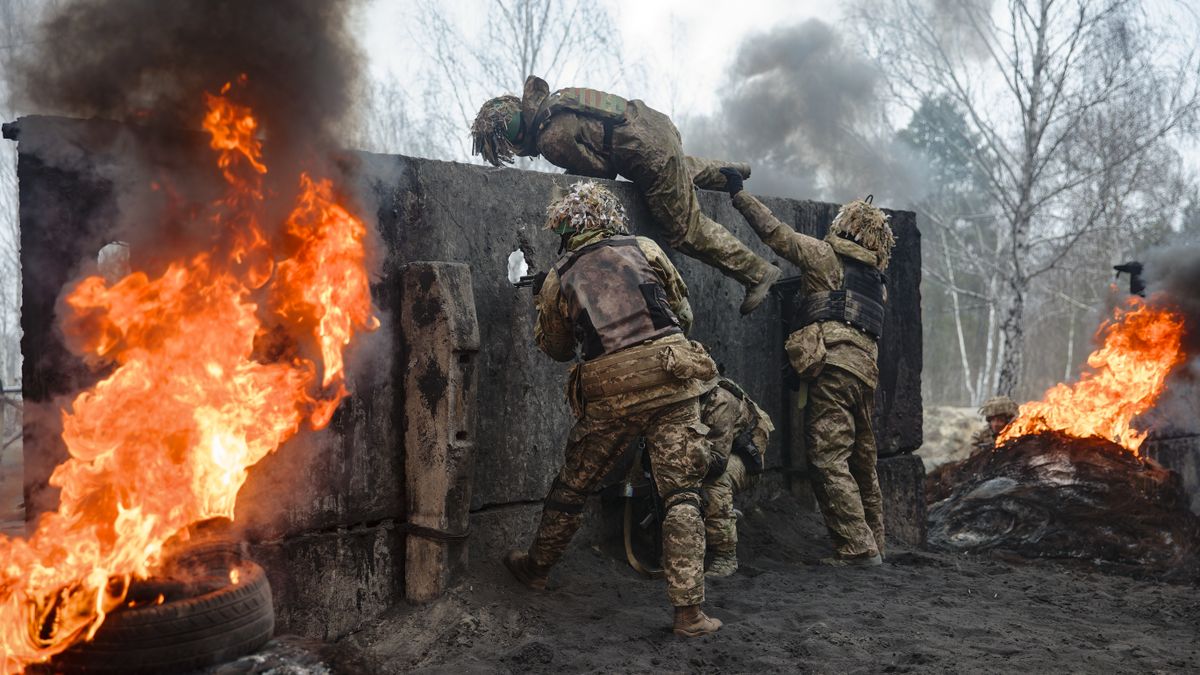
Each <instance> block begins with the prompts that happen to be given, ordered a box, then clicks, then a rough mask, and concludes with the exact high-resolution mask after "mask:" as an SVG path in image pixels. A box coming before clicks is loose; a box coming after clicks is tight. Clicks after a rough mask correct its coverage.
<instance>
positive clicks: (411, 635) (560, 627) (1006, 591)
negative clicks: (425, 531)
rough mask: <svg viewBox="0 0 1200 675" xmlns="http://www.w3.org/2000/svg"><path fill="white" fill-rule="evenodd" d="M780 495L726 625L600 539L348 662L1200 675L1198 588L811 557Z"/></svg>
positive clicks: (716, 608)
mask: <svg viewBox="0 0 1200 675" xmlns="http://www.w3.org/2000/svg"><path fill="white" fill-rule="evenodd" d="M796 513H797V505H796V503H795V502H794V501H792V499H791V497H789V496H786V495H778V496H776V498H774V499H772V500H770V501H768V502H766V503H765V504H764V505H763V506H762V507H761V508H754V509H751V510H750V512H749V513H748V514H747V516H746V517H745V518H744V519H743V526H742V541H741V548H742V552H741V556H742V568H741V570H739V572H738V573H737V574H736V575H734V576H733V577H731V578H728V579H723V580H716V581H713V582H711V583H710V584H709V599H708V605H707V609H708V610H709V611H710V612H711V613H712V614H713V615H715V616H717V617H719V618H721V619H722V620H723V621H724V622H725V628H724V629H723V630H721V631H720V632H719V633H717V634H716V635H714V636H709V637H705V638H700V639H695V640H683V639H679V638H676V637H674V636H673V635H672V634H671V633H670V631H669V621H670V610H669V608H668V607H667V604H666V598H665V594H664V588H663V586H662V582H656V581H647V580H643V579H641V578H639V577H637V576H636V575H635V574H634V573H633V572H632V571H631V570H630V569H629V568H628V567H627V566H626V565H625V564H624V562H623V561H621V560H617V559H615V558H614V557H613V556H611V555H610V554H609V553H605V552H601V551H599V550H596V549H586V548H580V549H576V550H573V551H572V552H571V553H569V554H568V556H567V558H566V560H565V561H564V562H563V564H562V565H561V566H560V567H558V568H556V569H555V571H554V572H553V575H552V577H551V587H550V590H548V591H547V592H544V593H535V592H532V591H527V590H526V589H525V588H524V587H522V586H519V585H518V584H516V583H515V582H514V581H512V580H511V578H510V577H509V576H508V573H507V571H506V570H505V569H504V568H503V567H502V566H501V565H500V564H499V563H498V562H495V561H491V560H482V561H475V562H474V563H473V565H472V568H471V570H470V572H469V575H468V578H467V580H466V581H465V582H464V584H463V585H462V586H461V587H460V588H458V589H457V590H455V591H453V592H452V593H450V594H449V595H448V596H447V597H445V598H443V599H442V600H440V601H439V602H437V603H435V604H433V605H432V606H430V607H428V608H425V609H423V610H415V609H412V608H403V609H398V610H396V611H395V613H394V614H392V615H390V616H388V617H386V618H385V619H384V620H382V621H379V622H377V623H375V624H373V625H371V626H369V627H368V628H366V629H364V630H362V631H360V632H358V633H355V634H353V635H351V636H348V637H347V638H345V639H343V640H342V641H341V642H340V643H339V644H338V645H336V650H337V654H338V656H337V658H336V659H335V660H334V663H332V664H331V665H332V666H333V669H334V670H335V671H336V672H369V673H375V672H378V673H403V672H413V671H416V672H425V673H463V672H528V673H574V672H606V673H607V672H634V671H643V672H644V671H654V672H733V673H740V672H797V671H800V672H819V673H857V672H863V673H866V672H1021V671H1024V672H1046V671H1056V672H1063V671H1069V672H1181V671H1192V672H1196V671H1198V670H1200V588H1198V587H1197V586H1195V585H1170V584H1164V583H1160V582H1156V581H1149V580H1136V579H1133V578H1129V577H1122V576H1108V575H1103V574H1099V573H1096V572H1091V571H1079V570H1073V569H1069V568H1066V567H1061V566H1057V565H1055V564H1052V563H1045V564H1036V565H1028V564H1018V565H1014V564H1010V563H1008V562H1004V561H1000V560H993V559H987V558H976V557H964V556H959V555H951V554H942V553H930V552H924V551H921V552H914V551H891V552H890V553H889V556H888V561H887V563H886V564H885V565H884V566H883V567H880V568H874V569H844V568H843V569H837V568H824V567H818V566H813V565H811V564H808V563H810V562H811V561H813V560H815V559H818V558H819V557H821V556H823V555H827V554H828V553H829V549H828V547H827V545H826V543H825V535H824V531H823V528H822V526H821V524H820V521H819V518H818V516H816V515H815V514H810V513H805V514H803V515H802V516H800V517H799V518H797V517H796V515H795V514H796Z"/></svg>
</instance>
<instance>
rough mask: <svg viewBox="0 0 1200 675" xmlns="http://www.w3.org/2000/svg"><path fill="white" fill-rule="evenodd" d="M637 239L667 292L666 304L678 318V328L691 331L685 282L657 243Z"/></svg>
mask: <svg viewBox="0 0 1200 675" xmlns="http://www.w3.org/2000/svg"><path fill="white" fill-rule="evenodd" d="M637 241H638V248H640V249H642V253H643V254H644V255H645V256H646V260H648V261H649V262H650V267H651V269H653V270H654V274H655V276H657V277H658V281H659V283H661V284H662V287H663V290H665V291H666V292H667V304H668V305H670V306H671V311H672V312H674V313H675V316H676V317H677V318H678V319H679V323H680V328H682V329H683V332H684V333H691V332H692V305H691V303H690V302H688V289H687V284H686V283H685V282H684V281H683V277H682V276H681V275H680V274H679V270H677V269H675V265H674V264H672V263H671V259H670V258H668V257H667V254H666V253H664V252H663V250H662V248H660V247H659V245H658V244H656V243H654V240H652V239H647V238H646V237H638V238H637Z"/></svg>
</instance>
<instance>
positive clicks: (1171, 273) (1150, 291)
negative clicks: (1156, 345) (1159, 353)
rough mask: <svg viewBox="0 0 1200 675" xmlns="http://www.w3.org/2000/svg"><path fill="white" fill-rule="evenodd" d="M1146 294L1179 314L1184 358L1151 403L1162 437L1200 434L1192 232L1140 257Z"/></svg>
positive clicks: (1199, 271) (1197, 262)
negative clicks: (1181, 325) (1159, 396)
mask: <svg viewBox="0 0 1200 675" xmlns="http://www.w3.org/2000/svg"><path fill="white" fill-rule="evenodd" d="M1144 262H1145V270H1146V291H1147V293H1146V296H1147V298H1149V299H1150V302H1152V303H1156V304H1163V305H1166V306H1168V307H1170V308H1171V309H1173V310H1175V311H1176V312H1178V313H1180V314H1181V315H1182V316H1183V320H1184V335H1183V348H1184V351H1185V353H1186V356H1187V362H1186V363H1184V364H1183V365H1182V366H1180V367H1179V368H1177V369H1176V370H1175V371H1174V373H1172V375H1171V378H1170V380H1168V382H1167V390H1166V391H1165V392H1163V396H1162V398H1161V399H1160V400H1159V402H1158V404H1157V405H1156V407H1155V410H1154V414H1153V420H1154V421H1153V426H1154V428H1155V430H1156V433H1158V434H1159V435H1161V436H1164V437H1170V436H1174V435H1181V434H1195V433H1200V415H1198V412H1197V411H1200V240H1198V239H1197V238H1196V237H1195V236H1194V235H1193V236H1192V237H1190V238H1188V237H1184V238H1183V240H1182V241H1178V242H1176V243H1175V244H1173V245H1167V246H1161V247H1158V248H1156V249H1154V250H1152V251H1150V252H1149V253H1147V254H1146V255H1145V256H1144Z"/></svg>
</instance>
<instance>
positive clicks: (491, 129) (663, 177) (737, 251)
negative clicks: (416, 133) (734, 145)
mask: <svg viewBox="0 0 1200 675" xmlns="http://www.w3.org/2000/svg"><path fill="white" fill-rule="evenodd" d="M471 134H472V137H473V139H474V152H475V154H479V155H483V157H484V159H486V160H487V161H488V162H490V163H491V164H492V165H494V166H501V165H502V164H504V163H511V162H512V161H513V157H514V156H521V157H536V156H539V155H540V156H542V157H544V158H545V159H546V161H548V162H550V163H551V164H554V165H555V166H559V167H561V168H563V169H566V170H567V172H568V173H571V174H575V175H580V176H589V177H593V178H609V179H612V178H616V177H617V176H618V175H620V176H624V177H625V178H628V179H629V180H631V181H633V184H634V185H635V186H637V188H638V189H639V190H640V191H641V193H642V196H643V198H644V199H645V200H646V205H647V206H648V207H649V209H650V213H651V215H653V216H654V219H655V220H656V221H657V222H658V224H659V225H660V226H661V227H662V228H663V229H664V231H665V232H666V233H667V236H668V241H669V242H670V244H671V246H672V247H673V248H675V249H676V250H678V251H680V252H682V253H684V254H686V255H689V256H691V257H693V258H695V259H697V260H699V261H701V262H703V263H705V264H707V265H710V266H712V267H714V268H716V269H718V270H720V271H721V273H722V274H724V275H726V276H728V277H731V278H732V279H734V280H735V281H737V282H738V283H740V284H742V285H743V286H744V287H745V288H746V297H745V300H744V301H743V302H742V305H741V312H742V314H748V313H750V312H751V311H753V310H754V309H755V308H756V307H758V306H759V305H760V304H762V301H763V300H764V299H766V296H767V293H768V291H769V290H770V287H771V285H772V284H773V283H775V281H777V280H778V279H779V276H780V274H781V272H780V270H779V268H778V267H775V266H773V265H771V264H769V263H767V261H766V260H763V259H762V258H761V257H759V256H758V255H756V254H755V253H754V252H753V251H751V250H750V249H749V248H748V247H747V246H746V245H745V244H743V243H742V242H741V241H739V240H738V239H737V237H735V236H733V234H731V233H730V232H729V230H727V229H725V227H723V226H722V225H720V224H719V223H717V222H716V221H714V220H712V219H711V218H709V217H708V216H706V215H704V214H703V213H701V211H700V206H699V203H698V201H697V197H696V187H701V188H706V189H716V190H719V189H722V188H724V187H725V183H726V180H725V177H724V176H723V175H722V174H721V172H720V169H721V168H722V167H728V166H733V167H735V168H736V170H737V172H738V173H739V176H740V177H748V176H749V175H750V167H749V165H747V164H732V165H730V164H728V163H724V162H714V161H711V160H704V159H698V158H695V157H689V156H687V155H685V154H684V152H683V144H682V141H681V139H680V136H679V130H678V129H676V128H675V125H674V124H673V123H672V122H671V120H670V118H668V117H667V116H666V115H664V114H663V113H660V112H658V111H657V110H654V109H653V108H651V107H649V106H647V105H646V104H645V103H644V102H642V101H638V100H632V101H627V100H625V99H623V98H621V97H619V96H615V95H613V94H607V93H605V92H601V91H596V90H594V89H581V88H571V89H559V90H558V91H555V92H553V93H552V92H551V91H550V87H549V85H548V84H546V81H545V80H542V79H541V78H539V77H535V76H533V75H530V76H529V77H528V78H527V79H526V80H525V89H524V94H523V95H522V96H521V98H517V97H516V96H511V95H507V96H500V97H497V98H493V99H491V100H489V101H487V102H486V103H484V104H483V107H482V108H481V109H480V110H479V114H478V116H477V117H476V118H475V122H474V124H473V125H472V127H471Z"/></svg>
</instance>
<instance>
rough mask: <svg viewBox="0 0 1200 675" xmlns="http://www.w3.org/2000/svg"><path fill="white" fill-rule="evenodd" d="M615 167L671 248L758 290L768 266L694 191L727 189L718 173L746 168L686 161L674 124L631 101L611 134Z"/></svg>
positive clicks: (692, 160) (746, 168)
mask: <svg viewBox="0 0 1200 675" xmlns="http://www.w3.org/2000/svg"><path fill="white" fill-rule="evenodd" d="M612 163H613V168H615V169H616V170H617V172H618V173H620V174H621V175H622V176H625V177H626V178H628V179H629V180H631V181H633V184H634V185H636V186H637V187H638V189H639V190H640V191H641V193H642V197H643V198H645V200H646V206H648V207H649V209H650V215H652V216H654V219H655V220H656V221H658V223H659V225H660V226H661V227H662V228H663V229H664V230H665V231H666V233H667V240H668V242H669V243H670V244H671V247H672V248H675V249H676V250H678V251H679V252H681V253H684V254H686V255H689V256H691V257H693V258H695V259H697V260H699V261H701V262H703V263H704V264H706V265H709V266H711V267H714V268H716V269H717V270H719V271H720V272H721V273H722V274H724V275H725V276H728V277H730V278H732V279H734V280H736V281H737V282H739V283H741V284H742V285H743V286H752V285H754V284H755V283H757V282H758V280H759V279H761V278H762V277H763V275H764V274H766V272H767V269H768V267H769V264H768V263H767V261H766V260H763V259H762V258H761V257H759V256H758V254H756V253H755V252H754V251H751V250H750V248H749V247H747V246H746V245H745V244H744V243H742V242H741V240H739V239H738V238H737V237H735V236H733V234H732V233H731V232H730V231H729V230H728V229H726V228H725V226H724V225H721V224H720V223H718V222H716V221H715V220H713V219H711V218H709V217H708V216H706V215H704V214H703V213H702V212H701V211H700V202H699V200H698V199H697V197H696V186H700V187H705V188H715V189H720V188H723V187H724V185H725V177H724V176H722V175H721V174H720V173H719V172H718V169H720V168H721V167H722V166H733V167H735V168H738V169H739V170H744V171H743V173H745V174H749V167H748V166H747V165H745V164H742V165H734V164H727V163H721V162H716V161H712V160H703V159H697V158H694V157H688V156H687V155H685V154H684V153H683V142H682V141H681V140H680V136H679V130H678V129H676V128H675V124H674V123H672V122H671V119H670V118H669V117H667V116H666V115H664V114H662V113H660V112H658V111H657V110H654V109H653V108H650V107H648V106H646V105H645V104H644V103H642V102H641V101H630V102H629V105H628V107H627V109H626V121H625V123H624V124H619V125H617V126H616V127H614V129H613V147H612Z"/></svg>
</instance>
